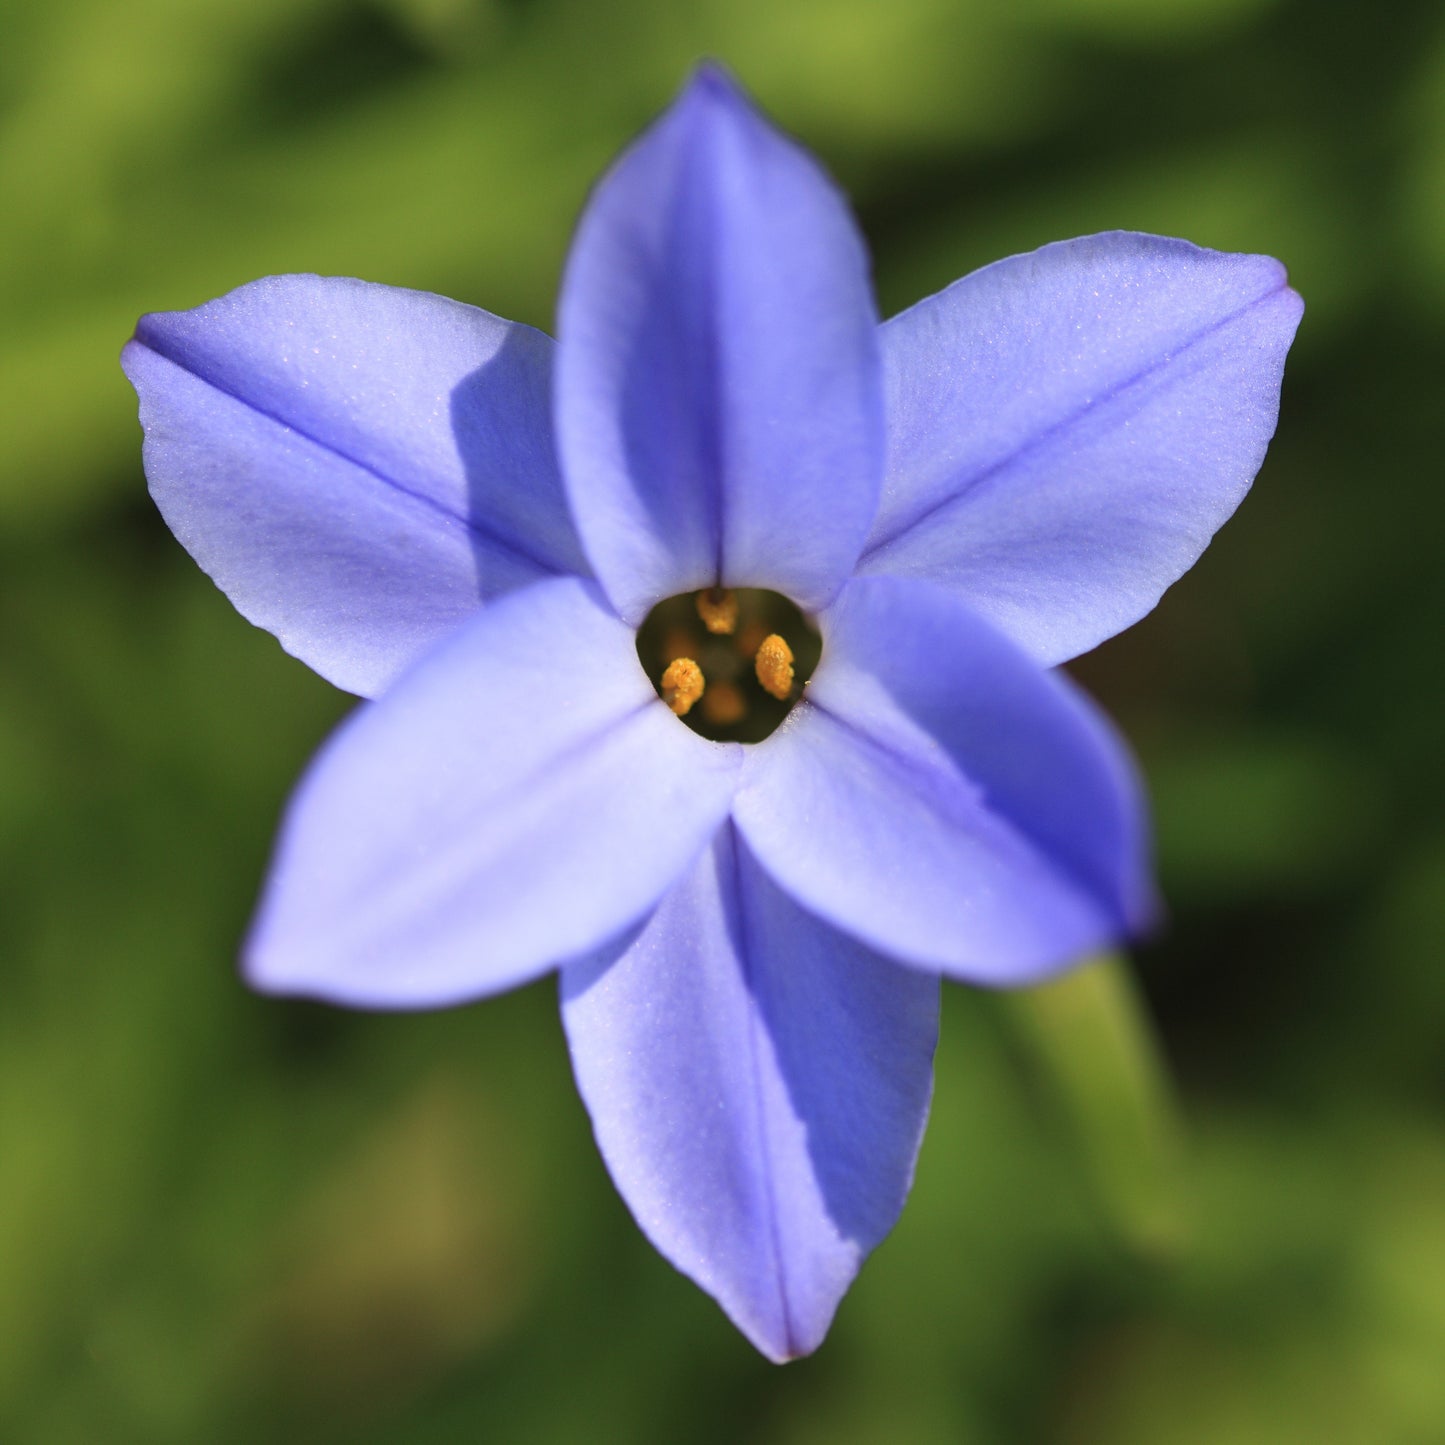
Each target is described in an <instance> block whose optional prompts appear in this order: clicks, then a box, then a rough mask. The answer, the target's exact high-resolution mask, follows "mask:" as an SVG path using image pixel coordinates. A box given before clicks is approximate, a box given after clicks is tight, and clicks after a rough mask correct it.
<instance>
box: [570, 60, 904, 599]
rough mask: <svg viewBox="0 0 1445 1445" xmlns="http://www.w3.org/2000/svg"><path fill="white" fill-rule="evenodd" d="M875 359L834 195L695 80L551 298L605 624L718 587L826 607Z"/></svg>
mask: <svg viewBox="0 0 1445 1445" xmlns="http://www.w3.org/2000/svg"><path fill="white" fill-rule="evenodd" d="M877 347H878V339H877V321H876V315H875V312H874V307H873V300H872V294H871V291H870V287H869V280H868V262H867V256H866V254H865V252H864V249H863V245H862V241H861V239H860V237H859V235H858V232H857V228H856V227H855V226H854V224H853V221H852V218H851V217H850V216H849V214H848V211H847V208H846V206H845V205H844V202H843V200H842V198H841V197H840V196H839V194H838V193H837V191H836V190H835V189H834V187H833V186H832V184H831V183H830V182H829V180H828V179H827V178H826V177H825V176H824V175H823V174H822V172H821V171H820V170H819V168H818V167H817V165H816V164H815V162H814V161H813V160H812V159H811V158H810V157H809V156H807V155H806V154H805V153H804V152H803V151H802V150H801V149H799V147H797V146H796V145H794V144H793V143H792V142H791V141H789V140H786V139H784V138H783V137H782V136H781V135H779V134H778V132H777V131H775V130H774V129H773V128H772V127H771V126H769V125H768V124H767V123H766V122H765V121H764V120H763V119H762V118H761V117H760V116H759V115H758V114H757V113H756V112H755V111H754V110H753V108H752V107H751V105H750V104H749V103H748V101H747V100H746V99H744V97H743V96H742V95H741V94H740V93H739V92H738V91H737V89H736V88H735V87H734V86H733V84H732V82H731V81H729V80H728V79H727V77H726V76H724V75H723V74H722V73H721V72H720V71H719V70H717V69H716V68H714V67H704V68H703V69H701V70H699V72H698V73H697V75H696V76H695V78H694V79H693V81H692V83H691V84H690V85H689V86H688V88H687V89H686V90H685V91H684V92H683V94H682V96H681V97H680V98H679V99H678V101H677V102H676V104H675V105H673V107H672V109H671V110H669V111H668V112H667V114H666V115H664V116H663V117H662V119H661V120H660V121H658V122H657V124H656V125H654V126H653V127H652V128H651V129H650V130H649V131H647V132H646V134H644V135H643V137H642V138H641V140H639V141H638V142H637V143H636V144H635V145H634V146H633V147H632V148H631V149H630V150H629V151H627V152H626V153H625V154H624V155H623V156H622V158H621V160H619V161H618V163H617V164H616V165H615V166H614V167H613V169H612V170H611V171H610V172H609V173H608V175H607V176H606V177H604V179H603V181H602V183H601V184H600V185H599V186H598V188H597V190H596V192H595V194H594V195H593V197H592V200H591V202H590V204H589V205H588V207H587V210H586V212H585V214H584V215H583V217H582V222H581V225H580V226H579V228H578V232H577V239H576V241H575V243H574V245H573V248H572V254H571V257H570V259H569V261H568V264H567V274H566V278H565V281H564V284H563V288H562V298H561V304H560V313H559V322H558V359H557V438H558V449H559V451H560V453H561V457H562V465H563V471H564V474H565V476H566V481H567V487H568V493H569V495H570V497H571V500H572V509H573V515H574V516H575V517H576V518H577V525H578V528H579V530H580V531H581V534H582V539H583V543H584V546H585V547H586V550H587V554H588V556H589V557H590V558H591V560H592V565H593V567H594V568H595V569H596V572H597V576H598V577H599V579H600V580H601V582H602V585H603V588H604V589H605V591H606V592H607V595H608V596H609V597H610V598H611V599H612V603H613V605H614V606H615V607H616V608H617V610H618V612H619V613H620V614H621V615H622V616H623V617H624V618H626V619H627V620H629V621H631V622H633V623H634V624H635V623H638V622H640V621H641V620H642V618H643V617H644V616H645V615H646V614H647V611H648V609H649V608H650V607H652V606H653V605H654V604H655V603H656V602H658V601H659V600H660V599H661V598H663V597H667V596H671V595H673V594H675V593H679V592H686V591H689V590H691V589H693V588H698V587H704V586H710V585H713V584H716V583H723V584H726V585H729V586H756V587H770V588H773V589H775V590H776V591H779V592H783V593H786V594H787V595H788V596H790V597H792V598H793V600H794V601H796V602H797V603H798V604H799V605H800V606H802V607H804V608H809V609H816V608H820V607H822V606H824V605H826V604H827V602H828V601H829V600H831V598H832V597H833V595H834V593H835V592H836V591H837V589H838V587H839V586H841V584H842V582H843V581H844V579H845V578H846V577H847V576H848V574H849V573H850V572H851V570H852V567H853V563H854V561H855V559H856V558H857V556H858V551H859V548H860V547H861V546H862V543H863V538H864V537H865V535H866V534H867V531H868V524H869V521H870V520H871V518H872V515H873V510H874V507H875V506H876V504H877V497H878V486H879V482H880V479H881V476H882V446H883V432H882V426H883V421H882V416H883V413H882V405H883V403H882V387H881V382H880V377H879V369H878V352H877Z"/></svg>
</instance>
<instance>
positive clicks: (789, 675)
mask: <svg viewBox="0 0 1445 1445" xmlns="http://www.w3.org/2000/svg"><path fill="white" fill-rule="evenodd" d="M753 668H754V669H755V670H756V672H757V674H758V681H759V682H760V683H761V684H762V687H763V691H764V692H768V693H771V694H772V695H773V696H774V697H775V698H777V699H778V701H779V702H786V701H787V700H788V695H789V694H790V693H791V692H792V690H793V649H792V648H791V647H789V646H788V644H787V643H786V642H784V641H783V639H782V638H781V637H779V636H778V634H777V633H776V632H774V633H773V634H771V636H768V637H765V638H763V642H762V646H761V647H759V648H758V655H757V657H755V658H754V659H753Z"/></svg>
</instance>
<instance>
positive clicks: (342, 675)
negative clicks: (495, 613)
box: [122, 276, 587, 696]
mask: <svg viewBox="0 0 1445 1445" xmlns="http://www.w3.org/2000/svg"><path fill="white" fill-rule="evenodd" d="M552 349H553V348H552V342H551V341H550V340H549V339H548V338H547V337H546V336H543V335H542V334H541V333H540V332H537V331H533V330H532V329H531V328H529V327H525V326H515V325H512V324H511V323H509V322H506V321H501V320H499V319H498V318H497V317H495V316H491V315H489V314H488V313H487V312H485V311H479V310H477V309H476V308H475V307H472V306H463V305H461V304H460V303H458V302H455V301H447V300H445V299H444V298H442V297H440V296H431V295H428V294H426V293H425V292H420V291H403V290H399V289H397V288H394V287H390V286H373V285H369V284H368V283H366V282H363V281H348V280H338V279H335V278H326V277H320V276H271V277H268V278H266V279H265V280H263V281H256V282H254V283H253V284H251V285H249V286H242V287H241V288H240V289H239V290H237V291H232V292H231V293H230V294H229V295H227V296H223V297H221V298H220V299H219V300H216V301H211V302H209V303H207V304H206V305H204V306H200V307H197V308H196V309H195V310H194V311H174V312H163V313H157V314H155V315H151V316H146V317H143V318H142V319H141V322H140V324H139V326H138V327H137V328H136V336H135V340H133V341H132V342H131V343H130V344H129V345H128V346H127V347H126V349H125V352H124V354H123V357H122V364H123V365H124V367H125V370H126V374H127V375H128V376H129V377H130V379H131V381H132V383H133V384H134V386H135V388H136V391H137V392H138V393H139V395H140V402H141V422H142V424H143V426H144V427H145V432H146V440H145V468H146V475H147V477H148V479H149V481H150V488H151V493H152V495H153V496H154V497H155V499H156V502H157V504H158V505H159V507H160V509H161V512H162V514H163V515H164V516H165V519H166V521H167V522H168V523H169V524H170V526H171V530H172V531H174V532H175V534H176V536H177V537H178V538H179V539H180V541H181V542H182V543H183V544H184V545H185V547H186V548H187V549H188V550H189V551H190V552H191V554H192V555H193V556H194V557H195V558H196V560H197V561H198V562H199V563H200V564H201V566H202V567H203V568H204V569H205V570H206V571H207V572H208V573H209V574H210V575H211V576H212V577H213V578H214V579H215V581H216V582H217V583H218V584H219V585H220V587H221V588H222V590H223V591H225V593H226V594H227V596H229V597H230V599H231V600H232V602H234V603H235V604H236V606H237V608H238V609H239V610H240V611H241V612H242V613H243V614H244V615H245V616H246V617H248V618H249V619H250V620H251V621H252V622H255V623H257V624H258V625H259V626H262V627H265V628H267V629H268V630H269V631H271V632H274V633H275V634H276V636H277V637H278V638H279V639H280V640H281V644H282V646H284V647H285V648H286V650H287V651H288V652H291V653H294V654H295V655H296V656H297V657H299V658H301V659H302V661H304V662H306V663H308V664H309V665H310V666H311V667H313V668H315V669H316V671H317V672H319V673H320V674H321V675H322V676H323V677H325V678H327V679H329V680H330V681H331V682H334V683H336V684H337V685H338V686H339V687H344V688H346V689H348V690H349V691H351V692H357V693H361V694H363V695H367V696H369V695H373V694H375V693H376V692H378V691H379V690H380V689H381V688H382V687H384V686H385V685H386V683H387V682H388V681H389V680H390V679H391V678H392V677H394V676H395V675H396V673H397V672H398V671H399V670H400V669H401V668H402V667H404V666H405V665H406V664H407V663H408V662H410V661H411V660H412V659H413V658H415V657H418V656H420V654H421V653H422V652H424V651H425V650H426V648H428V647H429V646H431V644H432V643H434V642H435V641H437V640H438V639H439V638H441V637H443V636H445V635H446V633H447V632H448V631H450V630H451V628H453V627H454V626H456V624H457V623H458V622H460V621H462V620H463V619H464V618H466V617H469V616H470V615H471V614H472V613H473V612H475V611H476V610H477V608H478V607H479V606H480V605H481V604H482V603H483V602H484V601H486V600H487V599H488V598H491V597H494V596H497V595H499V594H500V593H503V592H506V591H508V590H510V589H511V588H513V587H516V586H519V585H522V584H525V583H529V582H533V581H536V580H537V579H538V578H541V577H546V576H551V575H555V574H557V573H583V572H585V571H586V570H587V568H586V563H585V562H584V561H583V558H582V555H581V552H580V550H579V547H578V544H577V540H576V535H575V533H574V531H573V528H572V523H571V519H570V516H569V514H568V512H567V507H566V501H565V498H564V496H563V493H562V486H561V481H560V479H559V477H558V473H557V467H556V460H555V457H554V455H553V450H552V440H551V417H550V404H551V358H552Z"/></svg>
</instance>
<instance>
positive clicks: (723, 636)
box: [637, 587, 823, 743]
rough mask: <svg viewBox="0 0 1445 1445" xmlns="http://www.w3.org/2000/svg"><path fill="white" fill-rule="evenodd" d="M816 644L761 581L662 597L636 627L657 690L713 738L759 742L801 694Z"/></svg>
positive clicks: (819, 645) (804, 621)
mask: <svg viewBox="0 0 1445 1445" xmlns="http://www.w3.org/2000/svg"><path fill="white" fill-rule="evenodd" d="M822 651H823V640H822V638H821V637H820V636H819V635H818V629H817V628H816V627H814V626H813V624H812V622H810V621H809V620H808V618H806V617H805V616H804V615H803V613H802V612H801V611H799V609H798V608H797V606H796V605H794V604H793V603H792V602H790V601H789V600H788V599H787V598H786V597H784V596H783V595H782V594H781V593H778V592H766V591H764V590H763V589H762V588H760V587H736V588H723V587H706V588H704V589H703V590H702V591H701V592H686V593H683V594H681V595H680V596H677V597H667V598H664V599H663V600H662V601H661V602H659V603H658V604H657V606H656V607H654V608H653V609H652V611H651V612H649V613H648V614H647V619H646V621H644V622H643V624H642V626H641V627H640V628H638V630H637V656H638V658H639V659H640V661H641V663H642V667H643V671H645V672H646V673H647V675H648V677H649V678H651V679H652V683H653V686H654V687H656V688H657V695H658V696H659V697H660V698H661V699H662V700H663V701H664V702H665V703H666V704H667V705H668V707H670V708H671V709H672V710H673V712H675V713H676V714H677V715H678V717H679V718H681V720H682V721H683V722H685V723H686V724H687V726H688V727H690V728H691V729H692V730H693V732H695V733H700V734H701V735H702V736H703V737H705V738H711V739H712V740H713V741H714V742H743V743H756V742H761V741H762V739H763V738H765V737H767V736H768V734H769V733H771V732H772V731H773V730H774V729H775V728H776V727H777V726H778V724H779V723H780V722H782V720H783V719H784V718H785V717H787V715H788V713H789V712H790V711H791V710H792V706H793V704H794V703H795V702H797V700H798V699H799V698H800V697H801V696H802V695H803V685H804V684H805V683H806V682H807V681H808V679H809V678H810V677H811V676H812V675H813V669H814V668H815V667H817V665H818V658H819V656H820V655H821V653H822Z"/></svg>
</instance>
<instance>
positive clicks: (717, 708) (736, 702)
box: [702, 682, 748, 728]
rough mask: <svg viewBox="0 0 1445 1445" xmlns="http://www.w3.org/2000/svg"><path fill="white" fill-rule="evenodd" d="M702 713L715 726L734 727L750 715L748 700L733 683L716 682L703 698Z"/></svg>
mask: <svg viewBox="0 0 1445 1445" xmlns="http://www.w3.org/2000/svg"><path fill="white" fill-rule="evenodd" d="M702 715H703V718H704V719H705V720H706V721H707V722H709V723H710V724H711V725H712V726H713V727H716V728H728V727H732V726H733V725H734V724H736V723H740V722H741V721H742V720H743V719H744V718H745V717H746V716H747V715H748V700H747V698H745V697H744V696H743V695H742V692H741V691H740V690H739V689H738V688H736V687H734V686H733V684H732V683H730V682H714V683H712V684H711V686H709V688H708V690H707V694H706V696H705V697H704V698H703V700H702Z"/></svg>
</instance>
